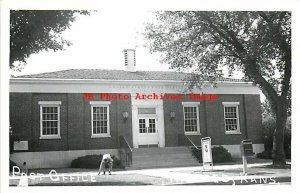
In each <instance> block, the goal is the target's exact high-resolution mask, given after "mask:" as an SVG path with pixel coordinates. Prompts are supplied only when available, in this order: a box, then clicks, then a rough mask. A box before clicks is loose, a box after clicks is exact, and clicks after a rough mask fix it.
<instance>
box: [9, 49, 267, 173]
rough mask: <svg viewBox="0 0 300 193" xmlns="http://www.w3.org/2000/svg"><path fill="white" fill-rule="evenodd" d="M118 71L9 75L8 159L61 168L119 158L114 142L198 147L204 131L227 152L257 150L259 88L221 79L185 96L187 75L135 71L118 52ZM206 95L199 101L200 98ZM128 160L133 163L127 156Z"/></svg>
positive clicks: (130, 59)
mask: <svg viewBox="0 0 300 193" xmlns="http://www.w3.org/2000/svg"><path fill="white" fill-rule="evenodd" d="M124 53H125V70H99V69H97V70H83V69H77V70H75V69H72V70H64V71H57V72H50V73H42V74H35V75H25V76H19V77H15V78H11V80H10V125H11V127H12V131H13V134H14V136H16V137H17V139H18V140H16V141H14V149H15V151H14V153H13V154H11V157H10V159H11V160H13V161H15V162H17V163H22V162H23V161H26V162H27V164H28V167H29V168H39V167H66V166H68V165H70V162H71V160H72V159H75V158H77V157H79V156H83V155H87V154H96V153H111V154H113V155H116V156H119V154H120V151H119V150H120V149H121V148H122V147H121V139H125V140H126V142H128V144H129V146H130V147H131V148H133V149H136V150H138V149H139V150H140V151H141V150H142V149H144V148H145V152H146V148H148V149H149V147H152V148H151V149H152V153H153V151H155V150H153V149H154V148H156V149H157V151H159V149H163V148H166V149H167V148H170V149H172V148H173V150H174V148H175V151H176V148H177V147H178V148H179V149H180V147H186V146H191V143H190V142H189V140H187V137H188V138H189V139H190V140H191V141H193V142H194V143H195V144H196V145H200V139H201V138H202V137H206V136H209V137H211V139H212V145H222V146H224V147H225V148H227V149H228V150H229V151H230V152H231V153H232V155H233V156H235V157H237V156H239V154H240V152H239V151H240V150H239V144H240V142H241V140H243V139H245V138H249V139H252V140H253V144H254V151H255V152H256V153H257V152H262V151H263V148H264V147H263V139H262V128H261V127H262V125H261V124H262V120H261V109H260V96H259V89H258V88H257V87H256V86H253V84H252V83H249V82H244V81H242V80H237V79H228V78H224V79H222V80H219V81H218V82H217V87H216V88H214V87H211V85H209V84H206V85H204V87H203V89H202V90H198V89H195V90H193V91H192V92H193V93H194V94H196V95H191V94H190V92H189V91H188V92H187V89H186V86H185V82H184V81H183V80H184V79H185V78H186V77H187V76H188V74H184V73H178V72H162V71H161V72H160V71H157V72H154V71H136V69H135V51H134V50H125V51H124ZM205 97H206V98H205ZM133 161H134V160H133Z"/></svg>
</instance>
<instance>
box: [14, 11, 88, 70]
mask: <svg viewBox="0 0 300 193" xmlns="http://www.w3.org/2000/svg"><path fill="white" fill-rule="evenodd" d="M78 14H84V15H88V14H89V12H88V11H77V10H11V11H10V64H9V65H10V68H13V69H15V70H20V69H21V68H22V66H24V65H26V59H27V58H28V57H29V56H30V55H31V54H34V53H38V52H40V51H43V50H46V51H47V50H53V51H57V50H63V49H64V47H65V46H70V45H71V42H69V41H67V40H64V39H63V38H62V36H61V35H62V32H63V31H64V30H66V29H68V28H70V26H71V23H72V22H74V21H75V19H76V16H77V15H78Z"/></svg>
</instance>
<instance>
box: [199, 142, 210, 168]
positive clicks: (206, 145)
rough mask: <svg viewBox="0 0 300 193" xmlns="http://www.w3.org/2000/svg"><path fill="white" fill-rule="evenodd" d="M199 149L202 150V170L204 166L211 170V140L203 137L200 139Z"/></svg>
mask: <svg viewBox="0 0 300 193" xmlns="http://www.w3.org/2000/svg"><path fill="white" fill-rule="evenodd" d="M201 148H202V161H203V170H205V166H207V165H208V166H210V167H211V170H212V169H213V160H212V152H211V138H210V137H204V138H202V139H201Z"/></svg>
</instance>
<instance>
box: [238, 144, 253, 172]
mask: <svg viewBox="0 0 300 193" xmlns="http://www.w3.org/2000/svg"><path fill="white" fill-rule="evenodd" d="M241 154H242V158H243V175H246V174H247V157H251V156H253V155H254V152H253V145H252V141H251V140H249V139H247V140H243V141H242V142H241Z"/></svg>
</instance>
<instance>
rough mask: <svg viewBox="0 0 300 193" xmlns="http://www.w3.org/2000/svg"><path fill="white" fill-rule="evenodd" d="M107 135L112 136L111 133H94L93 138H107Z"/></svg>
mask: <svg viewBox="0 0 300 193" xmlns="http://www.w3.org/2000/svg"><path fill="white" fill-rule="evenodd" d="M106 137H111V135H109V134H105V135H92V136H91V138H106Z"/></svg>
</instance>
